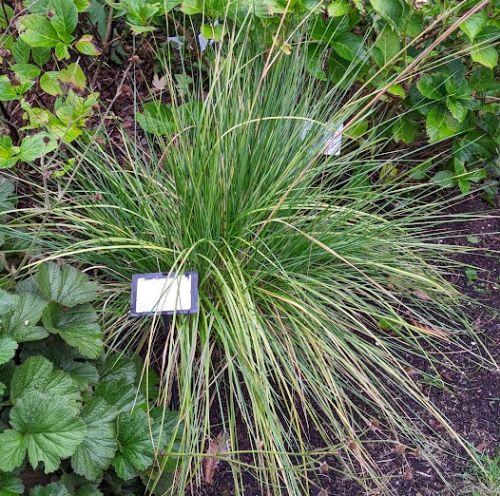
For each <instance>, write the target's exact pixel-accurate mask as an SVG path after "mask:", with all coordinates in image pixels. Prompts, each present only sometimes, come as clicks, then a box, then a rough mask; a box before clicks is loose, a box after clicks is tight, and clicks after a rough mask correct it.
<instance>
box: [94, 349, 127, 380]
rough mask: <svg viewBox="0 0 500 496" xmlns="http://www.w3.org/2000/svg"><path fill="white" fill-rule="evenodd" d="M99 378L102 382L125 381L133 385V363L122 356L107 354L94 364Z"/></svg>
mask: <svg viewBox="0 0 500 496" xmlns="http://www.w3.org/2000/svg"><path fill="white" fill-rule="evenodd" d="M96 365H97V370H98V371H99V376H100V377H101V380H103V381H116V380H120V379H125V380H126V381H128V382H129V383H130V384H135V380H136V377H137V369H136V367H135V364H134V362H133V361H132V360H131V359H130V358H129V357H128V356H126V355H124V354H118V353H108V354H106V355H105V356H103V357H101V358H100V359H99V360H97V362H96Z"/></svg>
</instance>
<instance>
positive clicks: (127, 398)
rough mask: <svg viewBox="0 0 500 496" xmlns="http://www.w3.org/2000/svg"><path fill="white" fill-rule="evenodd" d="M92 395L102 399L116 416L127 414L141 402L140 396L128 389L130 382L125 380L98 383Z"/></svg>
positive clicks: (133, 390)
mask: <svg viewBox="0 0 500 496" xmlns="http://www.w3.org/2000/svg"><path fill="white" fill-rule="evenodd" d="M94 395H95V396H96V397H100V398H104V399H105V400H106V401H107V402H108V403H109V405H111V407H112V408H113V410H114V411H115V412H116V413H117V414H118V413H121V412H128V411H130V410H131V409H132V408H133V407H134V406H135V405H136V404H138V403H141V401H143V398H142V396H141V395H140V394H137V393H136V391H135V389H133V388H131V387H130V382H127V380H126V379H117V380H114V381H100V382H99V383H98V384H97V385H96V387H95V392H94Z"/></svg>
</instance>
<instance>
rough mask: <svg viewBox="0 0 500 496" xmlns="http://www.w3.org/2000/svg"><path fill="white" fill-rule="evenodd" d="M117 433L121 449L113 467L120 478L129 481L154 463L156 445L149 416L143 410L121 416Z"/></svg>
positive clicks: (117, 424)
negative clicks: (151, 434)
mask: <svg viewBox="0 0 500 496" xmlns="http://www.w3.org/2000/svg"><path fill="white" fill-rule="evenodd" d="M116 431H117V438H118V446H119V448H118V451H117V453H116V457H115V459H114V460H113V466H114V468H115V471H116V473H117V475H118V477H120V478H121V479H124V480H129V479H132V478H134V477H135V476H136V475H137V474H138V472H139V471H142V470H146V469H148V468H149V467H150V466H151V465H152V463H153V459H154V445H153V442H152V440H151V437H150V431H149V420H148V416H147V414H146V413H145V412H143V411H141V410H135V411H133V412H131V413H123V414H121V415H120V416H119V417H118V419H117V421H116Z"/></svg>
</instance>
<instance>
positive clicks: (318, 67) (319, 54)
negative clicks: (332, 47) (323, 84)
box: [306, 43, 327, 81]
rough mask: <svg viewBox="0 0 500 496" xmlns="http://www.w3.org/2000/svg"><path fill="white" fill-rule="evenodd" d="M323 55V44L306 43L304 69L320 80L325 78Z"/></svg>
mask: <svg viewBox="0 0 500 496" xmlns="http://www.w3.org/2000/svg"><path fill="white" fill-rule="evenodd" d="M324 55H325V50H324V45H323V44H320V43H310V44H309V45H308V47H307V51H306V69H307V71H308V72H309V73H310V74H311V75H312V76H314V77H315V78H316V79H319V80H320V81H326V80H327V75H326V71H325V61H324Z"/></svg>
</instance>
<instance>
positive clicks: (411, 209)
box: [19, 34, 467, 495]
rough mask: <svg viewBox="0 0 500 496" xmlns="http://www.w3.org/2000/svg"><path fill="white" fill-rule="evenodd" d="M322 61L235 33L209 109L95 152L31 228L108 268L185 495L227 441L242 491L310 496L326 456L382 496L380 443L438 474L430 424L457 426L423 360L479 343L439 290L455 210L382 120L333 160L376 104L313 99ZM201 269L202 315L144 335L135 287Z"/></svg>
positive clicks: (330, 92) (114, 316)
mask: <svg viewBox="0 0 500 496" xmlns="http://www.w3.org/2000/svg"><path fill="white" fill-rule="evenodd" d="M238 36H240V37H241V39H240V38H238ZM307 49H308V47H307V43H306V44H301V43H297V44H295V43H291V50H292V53H291V54H290V55H287V54H284V53H283V52H280V51H277V50H270V51H262V52H260V51H259V50H258V47H257V48H256V47H255V46H254V44H252V43H251V42H250V41H249V38H248V37H246V36H242V35H238V34H233V38H232V41H231V43H230V48H229V49H228V48H227V46H226V48H225V50H226V51H224V52H222V50H220V51H218V52H216V53H215V60H214V64H213V68H212V70H211V73H210V77H209V81H208V82H207V81H204V82H200V83H199V84H198V91H197V95H196V96H195V97H194V98H193V101H192V102H191V103H188V104H187V105H174V106H172V112H173V120H174V122H175V129H176V131H175V132H174V133H173V134H172V135H170V136H166V137H157V138H151V139H149V141H148V143H147V144H144V140H140V139H139V137H138V136H132V137H130V136H129V135H126V134H125V133H124V134H123V136H122V138H123V139H120V140H118V141H120V142H119V146H116V143H117V139H116V137H115V138H110V140H109V141H104V142H103V141H102V140H100V141H99V140H92V142H91V144H90V145H89V146H86V147H84V149H82V150H80V151H79V156H78V159H77V165H76V167H75V169H74V171H73V173H72V174H71V176H70V177H69V178H68V179H67V182H66V183H64V182H63V183H59V185H58V186H57V187H54V188H53V190H52V191H48V192H47V191H42V190H40V198H41V199H43V201H42V202H41V203H40V206H39V207H36V208H28V209H25V211H24V213H23V212H20V215H21V217H20V220H19V222H20V223H22V224H24V225H25V226H26V225H30V223H31V224H32V227H33V228H34V232H35V233H36V234H37V236H38V238H39V240H40V241H41V242H42V245H43V246H44V247H45V248H50V250H51V252H50V253H51V254H50V256H48V257H46V258H50V259H56V258H59V257H65V258H67V259H69V260H73V261H79V262H81V263H84V264H88V265H91V266H95V267H96V268H97V269H98V271H99V273H100V274H101V279H102V281H101V282H102V284H103V287H104V288H105V289H104V293H103V305H102V309H103V317H102V318H103V323H104V324H103V328H104V330H105V331H106V333H107V343H108V345H109V346H110V347H111V348H114V349H120V348H122V349H123V348H132V349H136V350H142V351H143V352H144V353H145V355H146V357H147V360H146V361H147V362H148V361H151V362H154V363H153V365H154V366H155V367H156V368H157V369H158V370H159V372H160V376H161V385H162V391H163V392H162V396H161V402H162V403H163V404H164V405H165V406H168V405H169V403H170V401H171V400H172V397H174V398H175V401H176V404H175V407H176V408H178V410H179V416H180V418H181V420H182V422H183V426H184V431H183V437H182V443H181V446H180V450H179V452H180V458H179V475H178V478H177V489H176V491H177V494H184V493H185V490H186V488H187V485H188V484H191V483H196V480H197V479H198V478H199V477H200V475H199V474H200V470H199V469H200V466H201V464H202V460H203V453H205V452H206V450H207V445H208V439H210V438H213V437H215V436H216V435H217V434H218V433H220V432H226V433H227V435H228V440H229V442H228V445H229V452H227V453H225V454H223V455H222V456H223V458H224V459H225V460H226V461H229V462H230V466H231V469H232V471H233V475H234V478H235V481H236V487H237V489H236V490H235V491H238V487H241V483H242V473H243V470H242V469H246V468H249V467H250V468H252V466H253V467H254V468H255V474H256V476H257V477H259V478H260V480H261V481H262V485H263V486H264V487H265V491H266V494H271V493H272V494H292V495H302V494H306V493H307V492H308V490H309V489H308V487H310V484H311V477H310V475H311V473H312V472H313V471H314V470H316V469H317V466H318V462H319V461H320V460H321V459H322V457H323V456H326V455H328V454H330V455H334V456H335V457H336V458H337V460H338V467H337V468H339V469H341V470H343V471H346V472H348V473H351V474H356V475H357V477H358V478H359V480H360V482H361V483H364V484H366V485H367V486H369V485H370V484H373V483H374V482H373V481H376V480H378V477H379V473H378V469H377V466H376V463H375V462H374V460H373V459H372V457H371V455H370V441H368V439H371V441H372V442H386V443H387V444H388V445H391V444H392V445H394V446H395V445H399V444H401V445H407V446H410V447H411V448H412V449H416V448H418V449H419V450H420V451H421V453H422V456H423V457H425V458H427V459H428V461H430V462H431V463H435V460H434V458H433V456H434V455H433V453H432V450H430V449H429V447H428V445H427V443H426V439H425V436H424V435H423V434H422V433H421V432H420V431H419V428H418V427H417V426H416V424H415V423H414V420H415V419H416V418H417V417H418V416H419V415H420V414H419V413H418V412H422V411H424V410H425V411H427V412H430V413H431V414H432V415H433V416H435V417H436V418H438V419H439V420H440V421H442V422H443V423H444V424H445V425H446V420H445V419H444V418H442V417H441V415H440V414H439V412H437V411H436V410H435V408H434V407H433V406H432V404H431V403H430V401H429V400H428V399H427V397H426V396H425V394H423V393H422V392H421V390H420V389H419V387H418V385H417V384H416V382H415V378H414V377H415V376H414V375H413V374H412V373H411V371H410V370H409V369H408V367H409V362H408V360H409V358H410V357H411V356H417V357H421V359H422V360H423V362H422V363H429V364H432V363H433V360H434V358H433V357H435V356H438V355H439V354H438V351H439V346H440V342H441V341H443V340H451V339H455V336H457V338H456V339H458V335H459V334H460V333H461V332H462V331H463V330H465V329H466V328H467V323H466V321H465V320H464V319H462V317H461V316H460V315H461V314H460V309H459V305H460V297H459V295H458V294H457V292H456V291H455V290H454V288H453V287H452V286H451V285H450V284H449V283H448V282H446V280H445V278H444V277H443V276H444V275H445V274H446V272H448V271H449V270H450V267H451V266H452V262H450V260H448V259H445V258H443V256H444V255H443V254H444V253H445V252H447V251H451V250H452V249H453V248H452V247H449V246H446V244H445V243H442V244H438V243H437V242H436V240H437V238H439V237H440V236H441V235H442V233H441V232H440V229H441V226H442V225H443V224H442V223H443V222H444V220H446V219H445V218H444V216H443V215H442V211H443V207H444V204H443V203H442V202H441V201H435V200H432V198H433V197H432V196H431V193H430V192H429V191H428V189H426V187H423V186H419V185H417V184H414V183H412V181H411V180H409V178H408V177H406V175H405V173H404V170H405V164H406V163H407V162H412V164H413V165H414V164H415V161H414V157H413V156H412V155H410V154H409V152H404V151H401V152H398V153H394V152H391V151H390V150H389V148H388V141H387V138H384V137H383V134H384V133H383V131H384V130H385V129H386V127H387V126H391V125H392V122H391V121H390V120H387V119H386V118H384V117H381V118H380V124H379V126H378V127H377V128H374V129H369V130H368V131H366V132H365V134H364V136H362V137H361V139H358V141H357V142H356V143H355V142H353V141H349V140H347V141H346V138H345V136H344V146H343V149H342V153H341V154H340V155H339V156H324V155H323V151H324V146H325V142H324V136H325V132H326V131H328V130H330V131H331V130H332V129H335V128H336V127H337V125H338V124H339V123H340V122H347V121H349V118H350V117H352V116H353V115H356V112H357V111H358V110H359V108H360V106H364V105H366V100H364V101H363V100H362V99H359V100H354V99H353V98H350V97H349V89H346V90H342V89H340V87H339V86H328V85H324V84H322V83H318V82H317V81H314V80H313V79H312V78H311V77H310V76H309V75H308V73H307V71H306V67H305V66H306V63H307V62H306V57H305V56H304V52H305V50H307ZM344 83H345V82H344ZM341 87H342V88H346V87H347V88H349V85H347V84H343V85H341ZM195 102H198V103H195ZM201 102H202V103H201ZM177 103H185V102H177ZM377 108H378V107H375V108H374V109H372V110H371V111H372V112H374V113H375V112H377ZM354 124H355V123H354ZM307 125H310V126H311V127H310V130H309V132H307V133H305V132H304V128H305V127H306V126H307ZM436 160H438V158H437V159H436ZM394 165H396V166H397V167H398V169H399V172H398V174H397V175H396V176H394V174H387V171H388V170H393V166H394ZM387 176H390V179H387ZM40 215H43V216H44V223H43V229H41V230H37V227H36V225H35V219H36V218H39V216H40ZM188 269H195V270H197V271H198V273H199V298H200V301H199V313H198V314H196V315H192V316H180V315H178V316H176V317H175V318H174V319H173V321H172V324H171V328H170V329H168V330H165V329H164V328H163V327H162V326H161V322H160V320H159V319H152V320H151V319H150V320H148V319H143V320H135V321H134V320H131V319H129V318H128V316H127V311H128V308H129V298H130V296H129V283H130V279H131V276H132V274H135V273H145V272H156V271H169V270H172V271H179V272H182V271H184V270H188ZM431 366H432V365H431ZM374 425H376V426H378V427H379V429H375V430H373V429H372V430H371V431H370V426H372V427H373V426H374ZM368 431H370V432H371V433H370V434H369V435H367V432H368ZM313 433H314V436H313ZM449 433H450V434H452V431H451V429H449ZM435 435H436V436H438V434H437V433H436V434H435ZM312 437H314V439H316V440H317V439H318V438H320V439H321V440H322V441H321V444H322V446H318V444H317V443H316V444H313V443H312V442H311V438H312ZM365 441H366V442H365ZM325 447H326V448H325ZM183 454H184V456H183ZM243 455H244V456H243ZM369 479H371V482H370V481H369Z"/></svg>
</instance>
